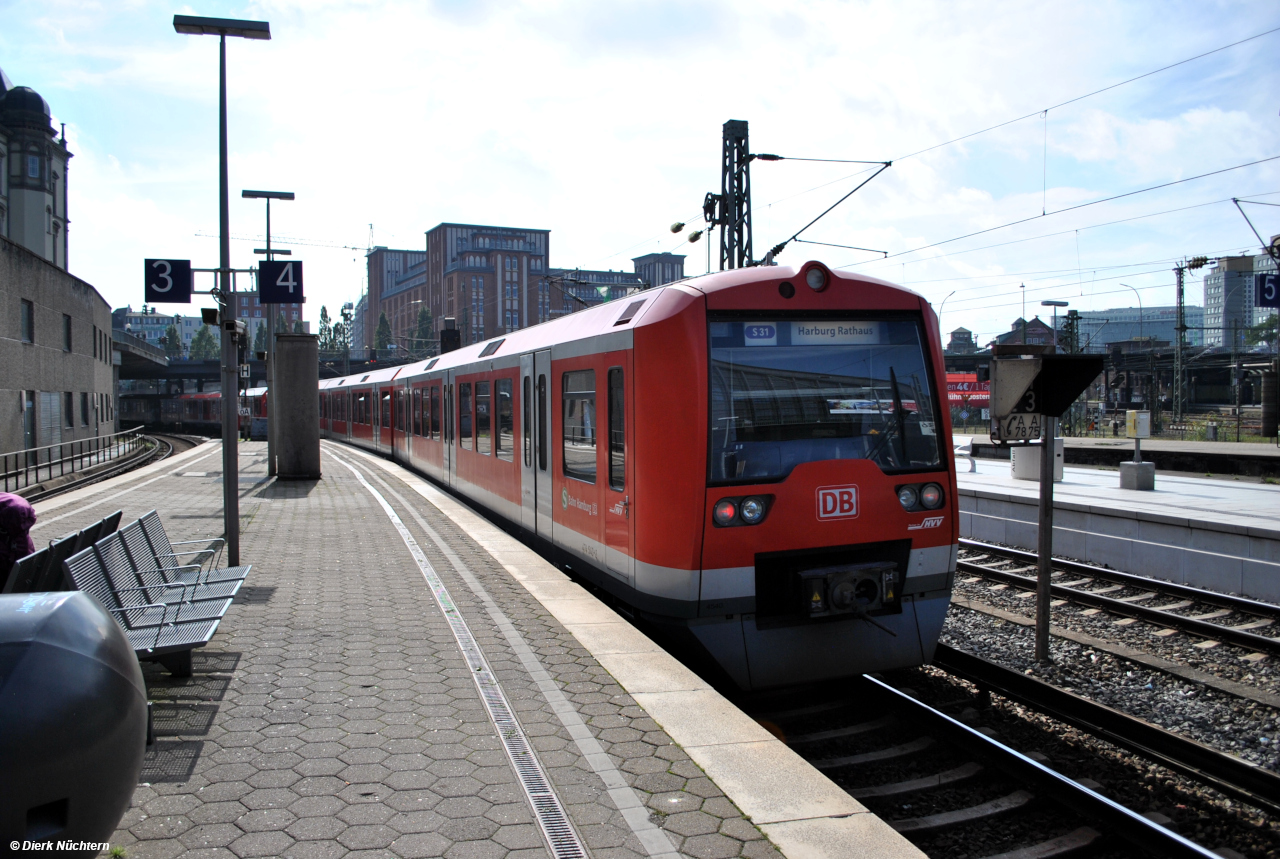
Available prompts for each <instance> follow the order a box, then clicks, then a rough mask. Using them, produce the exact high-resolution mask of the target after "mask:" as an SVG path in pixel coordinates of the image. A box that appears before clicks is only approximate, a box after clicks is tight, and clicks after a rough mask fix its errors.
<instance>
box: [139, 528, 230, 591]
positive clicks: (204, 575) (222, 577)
mask: <svg viewBox="0 0 1280 859" xmlns="http://www.w3.org/2000/svg"><path fill="white" fill-rule="evenodd" d="M138 521H139V522H140V523H141V525H142V531H143V533H144V534H145V535H146V537H147V543H148V544H150V546H151V554H152V556H153V557H154V558H155V560H156V565H157V566H159V567H161V568H162V569H165V570H167V571H169V572H170V575H172V576H173V577H174V580H177V581H200V582H217V581H227V580H230V579H237V580H239V581H244V580H245V578H246V577H247V576H248V575H249V571H250V570H251V569H252V568H253V566H252V565H251V564H244V565H242V566H238V567H222V568H216V567H214V566H213V565H212V564H210V566H209V567H208V568H205V567H204V566H203V564H204V562H203V561H202V562H201V563H200V565H199V569H198V571H197V572H195V573H193V572H192V571H191V568H190V566H189V565H184V564H182V563H180V561H179V559H180V558H183V557H186V556H195V557H200V556H205V557H206V558H208V560H209V561H212V560H213V557H214V555H215V554H218V555H220V554H221V546H222V545H225V543H226V541H225V540H223V539H222V538H221V537H213V538H210V539H207V540H182V541H179V542H177V543H172V542H170V541H169V535H168V534H166V533H165V530H164V524H163V523H162V522H161V521H160V516H159V515H158V514H157V513H156V511H154V510H152V511H151V512H150V513H148V514H146V515H145V516H143V517H142V518H141V519H139V520H138ZM196 543H201V544H204V545H205V546H208V545H209V544H210V543H218V544H220V545H219V548H218V549H217V550H214V549H209V548H205V549H189V550H183V551H179V552H175V551H174V548H173V547H174V546H189V545H193V544H196Z"/></svg>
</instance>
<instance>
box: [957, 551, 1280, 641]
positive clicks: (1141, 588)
mask: <svg viewBox="0 0 1280 859" xmlns="http://www.w3.org/2000/svg"><path fill="white" fill-rule="evenodd" d="M960 548H961V551H962V557H961V559H960V560H959V561H958V562H957V564H956V572H957V573H967V574H970V575H973V576H979V577H982V578H985V579H990V580H994V581H998V582H1000V583H1002V584H1005V585H1009V586H1012V587H1016V588H1019V589H1023V590H1030V591H1035V588H1036V577H1035V569H1036V555H1035V553H1033V552H1024V551H1021V550H1019V549H1011V548H1008V547H1005V546H993V545H990V544H988V543H980V542H978V541H976V540H961V541H960ZM1053 576H1054V578H1053V581H1052V582H1051V583H1050V593H1051V595H1052V596H1053V598H1054V600H1055V603H1054V604H1055V605H1060V604H1062V603H1066V602H1070V603H1075V604H1078V605H1085V606H1089V607H1090V608H1093V609H1097V610H1100V611H1105V612H1107V613H1108V614H1113V615H1119V616H1121V617H1128V618H1133V619H1135V620H1141V621H1144V622H1146V623H1151V624H1156V625H1158V626H1160V627H1161V628H1164V629H1176V630H1180V631H1182V632H1186V633H1189V634H1191V635H1194V636H1197V637H1199V638H1202V639H1204V640H1206V641H1218V642H1223V643H1226V644H1232V645H1235V646H1237V647H1243V648H1246V649H1248V650H1250V651H1252V652H1255V653H1265V654H1271V655H1280V637H1275V636H1271V635H1265V634H1263V633H1262V632H1261V630H1276V629H1280V624H1277V623H1276V621H1277V620H1280V606H1276V605H1272V604H1270V603H1264V602H1258V601H1256V600H1250V599H1246V598H1244V597H1237V596H1231V595H1229V594H1220V593H1214V592H1211V591H1205V590H1201V589H1199V588H1193V587H1188V586H1187V585H1179V584H1175V583H1173V582H1164V581H1160V580H1159V579H1150V578H1146V577H1143V576H1136V575H1133V574H1131V573H1123V572H1119V571H1117V570H1108V569H1105V568H1102V567H1095V566H1092V565H1090V564H1084V563H1080V562H1078V561H1069V560H1065V559H1061V558H1054V559H1053ZM1059 600H1060V601H1062V603H1060V602H1058V601H1059ZM1187 612H1191V613H1187Z"/></svg>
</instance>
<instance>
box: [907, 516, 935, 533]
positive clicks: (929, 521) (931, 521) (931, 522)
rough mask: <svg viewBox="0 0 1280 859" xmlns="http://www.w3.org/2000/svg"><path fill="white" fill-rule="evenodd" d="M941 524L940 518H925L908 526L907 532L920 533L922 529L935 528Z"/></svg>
mask: <svg viewBox="0 0 1280 859" xmlns="http://www.w3.org/2000/svg"><path fill="white" fill-rule="evenodd" d="M941 524H942V517H941V516H927V517H925V519H924V520H923V521H921V522H918V523H917V524H915V525H908V526H907V530H908V531H920V530H922V529H924V528H937V527H938V526H939V525H941Z"/></svg>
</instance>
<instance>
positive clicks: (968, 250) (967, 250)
mask: <svg viewBox="0 0 1280 859" xmlns="http://www.w3.org/2000/svg"><path fill="white" fill-rule="evenodd" d="M1275 194H1280V191H1263V192H1259V193H1257V194H1250V195H1248V196H1247V197H1238V198H1237V199H1239V200H1242V201H1245V202H1253V200H1252V199H1251V198H1253V197H1269V196H1273V195H1275ZM1230 202H1231V198H1230V197H1223V198H1222V199H1220V200H1210V201H1208V202H1205V203H1194V204H1192V205H1190V206H1179V207H1178V208H1176V209H1163V210H1161V211H1159V212H1148V213H1146V214H1144V215H1134V216H1133V217H1130V218H1119V219H1117V220H1114V221H1103V222H1101V223H1097V224H1088V225H1086V226H1083V227H1074V228H1072V229H1069V230H1059V231H1057V232H1053V233H1041V234H1040V235H1038V236H1027V237H1026V238H1022V239H1010V240H1009V241H1007V242H996V243H995V244H991V245H980V246H979V247H976V248H965V249H964V250H958V251H948V254H947V255H948V256H953V257H955V256H960V255H962V254H968V253H974V252H976V251H985V250H991V249H992V248H1002V247H1006V246H1008V245H1017V244H1022V243H1024V242H1035V241H1039V240H1041V239H1051V238H1056V237H1057V236H1065V235H1068V234H1070V233H1079V232H1084V231H1086V230H1096V229H1099V228H1101V227H1111V226H1115V225H1116V224H1127V223H1130V222H1131V221H1141V220H1144V219H1146V218H1156V217H1159V216H1161V215H1172V214H1175V213H1177V212H1186V211H1189V210H1191V209H1200V208H1203V207H1205V206H1217V205H1219V204H1221V203H1230ZM1260 205H1264V206H1280V203H1261V204H1260ZM936 261H937V258H936V257H925V258H923V259H912V260H899V261H898V262H895V263H893V265H895V266H898V265H903V266H907V265H916V264H918V263H928V262H936ZM871 262H879V260H872V261H871ZM874 270H875V269H872V271H874ZM912 282H913V283H928V282H929V281H912Z"/></svg>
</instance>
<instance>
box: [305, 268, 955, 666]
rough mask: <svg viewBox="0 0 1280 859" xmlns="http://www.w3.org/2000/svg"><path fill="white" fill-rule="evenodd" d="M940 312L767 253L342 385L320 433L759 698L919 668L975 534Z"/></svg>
mask: <svg viewBox="0 0 1280 859" xmlns="http://www.w3.org/2000/svg"><path fill="white" fill-rule="evenodd" d="M940 342H941V341H940V338H939V334H938V328H937V317H936V316H935V315H934V313H933V311H932V310H931V309H930V307H929V305H928V304H927V302H925V300H924V299H923V298H922V297H921V296H919V295H917V294H916V293H913V292H911V291H909V290H906V289H903V288H901V287H897V286H894V285H892V284H889V283H885V282H883V281H879V280H875V279H872V278H867V277H863V276H859V275H853V274H848V273H843V272H836V271H832V270H830V269H828V268H826V267H825V266H823V265H822V264H820V263H817V262H809V263H806V264H805V265H803V266H800V267H799V268H788V267H759V268H747V269H740V270H736V271H729V272H722V273H719V274H713V275H708V276H705V277H700V278H696V279H691V280H686V281H682V282H679V283H676V284H670V285H667V286H664V287H659V288H655V289H652V290H648V291H646V292H643V293H640V294H637V295H634V296H631V297H629V298H625V299H621V300H618V301H614V302H611V303H609V304H604V305H600V306H597V307H593V308H589V309H585V310H582V311H580V312H578V313H575V314H573V315H571V316H566V317H563V318H560V319H556V320H553V321H551V322H547V323H544V324H541V325H537V326H534V327H531V328H526V329H522V330H518V331H513V332H511V333H509V334H507V335H506V336H504V337H499V338H494V339H490V340H488V341H485V342H483V343H476V344H472V345H468V346H465V347H463V348H462V349H459V350H457V351H454V352H451V353H448V354H446V355H443V356H441V357H439V358H433V359H431V360H429V361H424V362H420V363H417V364H410V365H406V366H403V367H394V368H388V369H385V370H379V371H375V372H373V373H366V374H359V375H355V376H350V377H346V378H341V379H330V380H324V381H322V382H321V390H320V399H321V403H320V409H321V411H320V414H321V433H322V434H323V435H324V436H326V437H328V438H331V439H338V440H342V441H345V442H348V443H351V444H355V445H359V446H362V447H366V448H369V449H371V450H375V451H379V452H381V453H384V454H386V455H389V456H392V457H394V458H395V459H396V460H397V461H399V462H401V463H403V464H405V465H407V466H409V467H411V468H414V469H416V470H418V471H420V472H422V473H424V474H426V475H428V476H429V477H431V478H433V479H435V480H436V481H438V482H440V483H442V484H445V485H447V486H448V487H450V488H452V489H453V490H454V491H455V492H457V493H460V494H462V495H464V496H466V497H467V498H469V499H470V500H471V501H473V502H474V503H475V504H477V505H479V506H481V507H483V508H485V509H487V510H488V511H490V513H491V514H492V515H494V516H496V517H499V518H500V519H502V520H504V521H505V522H506V523H507V524H508V526H509V527H510V528H511V530H513V531H515V532H517V533H519V534H521V535H522V536H523V537H525V538H526V539H527V540H529V541H530V542H532V543H533V544H535V545H536V546H537V547H538V548H540V549H541V550H542V551H544V553H546V554H548V556H549V557H551V558H552V559H553V560H554V561H555V562H557V563H559V564H562V565H563V566H565V567H568V568H570V569H572V571H573V572H575V573H576V574H578V575H581V576H583V577H584V578H586V579H588V580H590V581H592V582H594V583H596V584H597V585H599V586H601V587H603V588H605V589H606V590H608V591H610V592H611V593H613V594H614V595H615V596H616V597H617V598H618V599H620V600H621V601H622V602H624V603H626V604H628V605H629V606H631V607H632V608H633V609H634V610H635V611H636V612H637V613H640V614H642V615H644V616H646V617H647V618H649V619H653V620H657V621H660V622H663V623H666V624H676V625H679V626H680V627H682V628H683V629H684V630H687V632H688V634H689V635H690V636H692V638H693V639H695V640H696V641H697V642H698V643H699V644H700V646H701V647H702V648H704V649H705V651H706V653H707V654H709V655H710V657H711V658H713V659H714V660H715V662H716V663H717V664H718V665H719V666H720V667H721V668H722V669H723V670H724V671H725V672H726V673H727V674H728V676H729V677H730V678H732V680H733V681H734V682H736V683H737V684H738V685H739V686H741V687H742V688H745V689H753V688H766V687H772V686H779V685H785V684H792V683H800V682H807V681H816V680H823V679H834V678H838V677H844V676H850V675H855V674H858V673H862V672H867V671H878V670H884V669H889V668H897V667H905V666H911V665H919V664H922V663H924V662H927V661H929V660H930V659H931V658H932V655H933V650H934V646H935V644H936V642H937V639H938V635H939V632H940V630H941V628H942V623H943V619H944V618H945V616H946V611H947V607H948V605H949V602H950V596H951V587H952V580H953V577H954V574H955V564H956V548H957V540H958V536H959V528H958V524H959V523H958V509H957V505H956V484H955V469H954V465H953V461H952V457H951V446H950V443H949V439H950V435H951V426H950V418H949V414H948V409H947V407H946V405H947V404H946V388H945V375H944V369H943V363H942V356H941V350H940V346H939V344H940Z"/></svg>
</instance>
